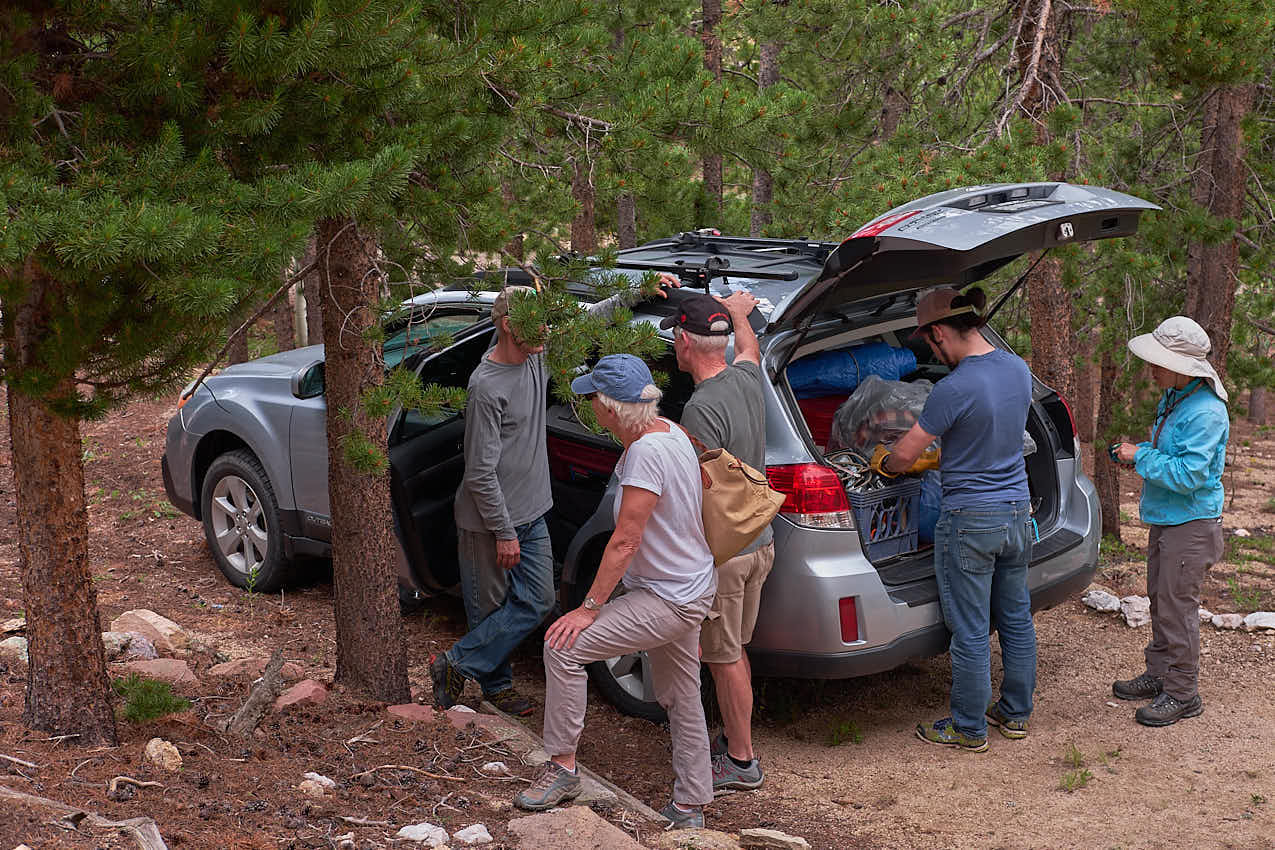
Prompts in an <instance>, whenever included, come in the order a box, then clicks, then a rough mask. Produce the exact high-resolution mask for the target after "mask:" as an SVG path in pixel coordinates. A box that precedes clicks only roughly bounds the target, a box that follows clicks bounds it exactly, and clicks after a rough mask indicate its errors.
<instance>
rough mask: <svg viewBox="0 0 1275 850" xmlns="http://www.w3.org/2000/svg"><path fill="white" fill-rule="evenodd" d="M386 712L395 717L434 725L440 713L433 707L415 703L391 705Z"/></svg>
mask: <svg viewBox="0 0 1275 850" xmlns="http://www.w3.org/2000/svg"><path fill="white" fill-rule="evenodd" d="M385 710H386V712H388V713H389V714H390V715H392V716H394V717H398V718H401V719H402V720H410V721H413V722H420V723H432V722H434V720H436V719H437V718H438V712H437V711H435V710H434V707H433V706H429V705H417V704H416V703H414V702H405V703H402V704H401V705H391V706H390V707H389V708H387V709H385Z"/></svg>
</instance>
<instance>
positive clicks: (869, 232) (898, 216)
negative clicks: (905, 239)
mask: <svg viewBox="0 0 1275 850" xmlns="http://www.w3.org/2000/svg"><path fill="white" fill-rule="evenodd" d="M919 212H921V211H920V210H908V211H907V212H901V213H895V214H894V215H887V216H886V217H885V218H882V219H878V220H877V221H874V222H870V223H869V224H865V225H864V226H863V227H860V228H859V229H858V230H856V231H855V232H854V233H852V234H850V238H851V239H863V238H864V237H866V236H876V235H877V234H879V233H881V232H882V231H885V230H889V229H890V228H891V227H894V226H895V225H896V224H898V223H899V222H901V221H906V220H907V219H909V218H911V217H912V216H914V215H916V214H918V213H919Z"/></svg>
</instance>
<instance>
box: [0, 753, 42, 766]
mask: <svg viewBox="0 0 1275 850" xmlns="http://www.w3.org/2000/svg"><path fill="white" fill-rule="evenodd" d="M0 759H4V760H5V761H10V762H13V763H14V764H18V765H21V766H23V767H27V768H30V769H31V770H39V769H40V765H38V764H32V763H31V762H29V761H24V760H22V759H19V758H14V757H13V756H6V755H5V754H4V753H0Z"/></svg>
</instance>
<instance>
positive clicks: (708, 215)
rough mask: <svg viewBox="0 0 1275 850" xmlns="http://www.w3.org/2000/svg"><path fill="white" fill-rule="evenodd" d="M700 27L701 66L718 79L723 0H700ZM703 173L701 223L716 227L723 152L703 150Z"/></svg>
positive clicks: (719, 206)
mask: <svg viewBox="0 0 1275 850" xmlns="http://www.w3.org/2000/svg"><path fill="white" fill-rule="evenodd" d="M702 8H703V13H704V23H703V28H702V29H701V30H700V40H701V41H702V42H703V43H704V68H705V69H706V70H707V71H708V72H709V73H710V74H712V75H713V79H714V80H717V81H718V82H720V81H721V79H722V38H721V35H720V34H719V33H718V32H717V28H718V27H719V26H721V23H722V0H703V1H702ZM701 168H702V169H703V173H704V199H705V202H706V207H705V209H704V213H703V215H704V216H705V218H703V219H702V220H701V221H699V222H697V224H698V225H699V226H701V227H717V226H720V225H721V224H722V155H721V154H719V153H706V154H704V159H703V162H702V165H701Z"/></svg>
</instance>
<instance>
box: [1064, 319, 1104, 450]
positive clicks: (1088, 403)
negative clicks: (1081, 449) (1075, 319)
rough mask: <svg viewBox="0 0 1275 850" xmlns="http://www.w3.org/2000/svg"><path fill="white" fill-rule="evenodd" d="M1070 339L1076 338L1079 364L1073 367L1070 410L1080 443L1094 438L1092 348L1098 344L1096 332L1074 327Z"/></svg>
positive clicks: (1090, 441) (1088, 441)
mask: <svg viewBox="0 0 1275 850" xmlns="http://www.w3.org/2000/svg"><path fill="white" fill-rule="evenodd" d="M1072 339H1074V340H1076V343H1077V347H1078V348H1079V349H1080V350H1079V351H1078V352H1077V353H1078V354H1079V355H1080V364H1079V365H1078V366H1076V367H1075V378H1076V388H1075V392H1074V393H1073V396H1072V398H1070V399H1069V401H1070V402H1071V412H1072V413H1073V414H1074V415H1075V417H1076V436H1078V437H1079V438H1080V442H1082V443H1092V442H1093V440H1094V436H1093V435H1094V421H1093V419H1094V386H1093V379H1094V349H1095V348H1096V347H1097V345H1098V342H1099V340H1098V332H1097V331H1091V332H1089V333H1087V334H1086V333H1084V332H1083V331H1082V330H1081V329H1080V328H1074V329H1073V332H1072Z"/></svg>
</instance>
